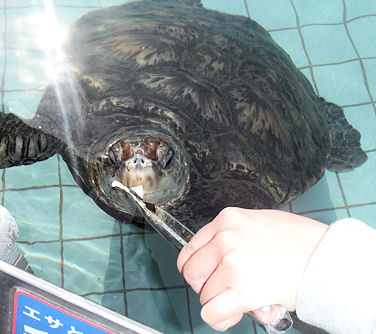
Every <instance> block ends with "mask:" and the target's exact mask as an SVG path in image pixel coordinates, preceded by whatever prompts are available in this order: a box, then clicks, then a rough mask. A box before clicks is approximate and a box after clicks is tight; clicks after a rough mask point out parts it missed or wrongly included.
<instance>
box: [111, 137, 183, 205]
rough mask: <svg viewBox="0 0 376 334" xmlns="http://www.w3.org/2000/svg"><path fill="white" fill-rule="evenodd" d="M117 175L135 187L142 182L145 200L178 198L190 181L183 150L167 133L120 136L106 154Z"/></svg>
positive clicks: (159, 201)
mask: <svg viewBox="0 0 376 334" xmlns="http://www.w3.org/2000/svg"><path fill="white" fill-rule="evenodd" d="M105 159H106V161H107V164H108V165H109V167H110V168H111V170H112V174H113V177H114V178H115V179H117V180H118V181H119V182H121V183H122V184H124V185H125V186H127V187H129V188H132V187H136V186H140V185H142V187H143V192H144V200H145V201H147V202H151V203H155V204H158V205H162V204H166V203H167V202H171V201H174V200H175V199H176V198H178V197H179V193H181V191H182V190H183V189H184V188H185V185H186V184H187V174H188V173H187V164H186V162H185V159H184V158H183V156H182V154H181V152H180V150H179V149H178V147H177V146H176V145H174V144H173V143H172V142H169V141H168V139H166V138H163V137H156V136H155V137H154V136H150V135H146V134H145V135H134V136H131V137H126V138H122V139H119V140H117V141H116V142H114V143H113V144H111V145H110V146H109V147H108V150H107V152H106V155H105Z"/></svg>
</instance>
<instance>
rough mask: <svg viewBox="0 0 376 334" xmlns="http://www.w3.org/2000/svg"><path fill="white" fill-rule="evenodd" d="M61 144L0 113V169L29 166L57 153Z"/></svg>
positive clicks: (14, 116) (11, 115)
mask: <svg viewBox="0 0 376 334" xmlns="http://www.w3.org/2000/svg"><path fill="white" fill-rule="evenodd" d="M61 148H62V144H61V142H60V141H59V140H57V139H56V138H54V137H52V136H51V135H48V134H45V133H44V132H43V131H41V130H40V129H35V128H33V127H30V126H29V125H27V124H26V123H25V122H24V121H23V120H22V119H20V118H18V117H17V116H16V115H14V114H5V113H0V168H6V167H12V166H20V165H30V164H32V163H34V162H37V161H42V160H45V159H48V158H49V157H51V156H52V155H54V154H55V153H57V152H59V150H60V149H61Z"/></svg>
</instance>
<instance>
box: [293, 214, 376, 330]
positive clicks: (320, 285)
mask: <svg viewBox="0 0 376 334" xmlns="http://www.w3.org/2000/svg"><path fill="white" fill-rule="evenodd" d="M296 309H297V314H298V317H299V318H300V319H301V320H303V321H305V322H307V323H310V324H312V325H315V326H317V327H320V328H323V329H325V330H327V331H328V332H330V333H338V334H346V333H364V334H368V333H372V334H374V333H376V230H374V229H372V228H370V227H368V226H367V225H365V224H364V223H362V222H360V221H357V220H355V219H344V220H341V221H338V222H336V223H334V224H332V225H331V227H330V229H329V230H328V232H327V233H326V235H325V237H324V238H323V240H322V241H321V242H320V244H319V246H318V247H317V249H316V250H315V252H314V253H313V255H312V258H311V259H310V261H309V263H308V266H307V268H306V270H305V273H304V275H303V280H302V283H301V286H300V288H299V292H298V299H297V307H296Z"/></svg>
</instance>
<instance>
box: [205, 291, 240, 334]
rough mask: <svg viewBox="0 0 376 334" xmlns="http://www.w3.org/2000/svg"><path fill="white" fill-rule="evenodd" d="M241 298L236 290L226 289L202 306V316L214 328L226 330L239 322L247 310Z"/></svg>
mask: <svg viewBox="0 0 376 334" xmlns="http://www.w3.org/2000/svg"><path fill="white" fill-rule="evenodd" d="M239 300H240V297H239V295H238V293H237V292H236V291H234V290H232V289H226V290H224V291H222V292H221V293H220V294H218V295H217V296H215V297H214V298H212V299H211V300H210V301H208V302H207V303H206V304H205V305H204V306H203V307H202V310H201V318H202V319H203V320H204V321H205V322H206V323H207V324H208V325H209V326H211V327H213V328H214V329H216V330H219V331H225V330H226V329H227V328H230V327H232V326H234V325H235V324H237V323H238V322H239V321H240V320H241V318H242V316H243V313H245V312H247V308H246V306H244V305H242V303H241V302H239Z"/></svg>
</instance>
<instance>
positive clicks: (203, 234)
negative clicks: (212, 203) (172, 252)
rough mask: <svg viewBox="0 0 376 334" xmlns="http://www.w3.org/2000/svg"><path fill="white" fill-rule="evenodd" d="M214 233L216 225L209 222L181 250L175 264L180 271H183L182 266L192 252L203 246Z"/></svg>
mask: <svg viewBox="0 0 376 334" xmlns="http://www.w3.org/2000/svg"><path fill="white" fill-rule="evenodd" d="M215 233H216V227H215V225H214V224H212V223H210V224H208V225H205V226H204V227H203V228H201V229H200V230H199V231H198V232H197V234H196V235H195V236H194V237H193V238H192V239H191V240H190V242H189V243H188V244H187V245H186V246H185V247H184V248H183V249H182V250H181V252H180V254H179V257H178V260H177V266H178V270H179V271H180V273H182V272H183V266H184V264H185V263H186V262H187V261H188V260H189V258H190V257H191V256H192V254H194V253H195V252H196V251H197V250H199V249H200V248H202V247H204V246H205V245H206V244H207V243H208V242H209V241H210V240H211V239H212V237H213V236H214V235H215Z"/></svg>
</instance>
